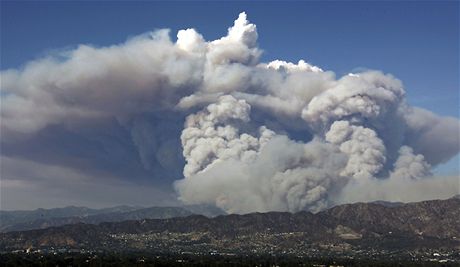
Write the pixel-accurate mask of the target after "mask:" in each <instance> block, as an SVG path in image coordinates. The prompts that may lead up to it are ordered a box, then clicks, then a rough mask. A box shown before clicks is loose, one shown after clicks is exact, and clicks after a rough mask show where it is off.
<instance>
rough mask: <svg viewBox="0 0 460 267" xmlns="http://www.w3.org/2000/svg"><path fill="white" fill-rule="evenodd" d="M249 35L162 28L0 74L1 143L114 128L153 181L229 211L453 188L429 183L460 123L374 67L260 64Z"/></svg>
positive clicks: (188, 199)
mask: <svg viewBox="0 0 460 267" xmlns="http://www.w3.org/2000/svg"><path fill="white" fill-rule="evenodd" d="M257 37H258V34H257V29H256V26H255V25H254V24H251V23H249V22H248V20H247V18H246V14H245V13H241V14H240V15H239V17H238V19H237V20H235V23H234V25H233V26H232V27H230V28H229V29H228V34H227V36H225V37H222V38H221V39H218V40H214V41H206V40H205V39H204V37H203V36H201V35H200V34H199V33H198V32H197V31H196V30H194V29H186V30H181V31H179V32H178V34H177V41H176V42H174V41H172V40H171V39H170V37H169V32H168V31H167V30H160V31H157V32H154V33H150V34H146V35H142V36H139V37H136V38H134V39H131V40H129V41H127V42H126V43H125V44H122V45H117V46H111V47H105V48H94V47H91V46H85V45H82V46H79V47H78V48H77V49H75V50H73V51H70V52H67V53H66V54H65V55H60V57H59V58H58V57H48V58H45V59H41V60H38V61H34V62H31V63H29V64H27V65H26V66H25V67H24V69H22V70H7V71H2V73H1V80H2V87H1V90H2V94H1V95H2V106H1V119H2V124H1V129H2V135H3V136H2V138H3V140H2V142H3V143H6V144H9V146H11V147H14V146H15V145H18V144H20V143H21V142H23V141H24V140H33V138H34V137H35V136H39V135H40V133H43V132H44V131H47V130H49V129H53V127H56V126H60V127H63V128H65V129H67V130H68V131H71V132H72V133H77V134H85V135H88V132H87V130H85V131H84V132H82V131H83V130H82V129H91V127H94V125H98V127H103V126H101V125H105V124H101V122H107V121H110V122H111V123H112V124H113V123H117V124H118V125H120V126H121V127H122V128H123V129H126V130H127V131H128V133H127V134H125V135H126V136H128V137H129V138H130V143H131V144H132V148H133V149H135V150H136V151H137V155H138V158H139V162H140V163H141V164H140V165H141V166H143V168H145V169H146V170H150V171H151V174H152V175H153V176H154V177H155V178H162V177H158V176H163V175H167V173H168V172H167V171H168V170H173V169H176V170H177V169H179V170H183V176H182V177H175V178H178V179H179V180H178V181H176V182H174V188H175V189H176V192H177V194H178V198H179V199H180V200H181V201H183V202H184V203H187V204H192V203H193V204H214V205H217V206H218V207H221V208H223V209H225V210H226V211H228V212H237V213H242V212H251V211H270V210H278V211H285V210H288V211H298V210H304V209H306V210H312V211H317V210H321V209H324V208H326V207H328V206H330V205H333V204H336V203H342V202H347V201H365V200H377V199H384V200H403V201H404V200H407V201H410V200H415V198H416V197H414V196H415V195H419V196H420V197H421V198H423V196H429V197H444V196H449V195H452V194H455V193H456V192H458V177H448V178H435V177H432V174H431V168H432V167H433V166H436V165H437V164H439V163H442V162H446V161H447V160H449V159H450V158H452V157H453V156H455V155H456V154H458V152H459V149H460V148H459V147H460V145H459V129H460V123H459V120H458V119H456V118H445V117H439V116H437V115H435V114H433V113H431V112H429V111H426V110H423V109H420V108H415V107H410V106H409V105H408V104H407V103H406V102H405V98H404V97H405V92H404V89H403V85H402V83H401V82H400V81H399V80H397V79H396V78H394V77H393V76H391V75H388V74H384V73H382V72H379V71H365V72H362V73H354V74H348V75H346V76H344V77H341V78H339V79H336V77H335V74H334V73H333V72H331V71H325V70H323V69H321V68H319V67H317V66H313V65H311V64H309V63H307V62H305V61H304V60H300V61H298V63H291V62H286V61H282V60H275V61H272V62H269V63H263V62H260V55H261V53H262V50H261V49H259V48H258V44H257ZM62 56H65V59H64V60H63V59H62ZM152 118H153V119H152ZM184 121H185V122H184ZM182 125H183V126H184V128H183V130H182V131H181V130H180V127H182ZM108 129H109V128H107V132H109V130H108ZM180 131H181V133H180ZM102 132H104V131H102ZM90 134H92V133H90ZM117 138H118V137H117ZM120 138H121V137H120ZM99 139H100V138H99ZM99 139H98V140H99ZM92 140H94V138H93V139H92ZM179 142H181V146H182V150H181V152H182V155H183V157H184V159H185V163H184V162H183V161H182V160H181V159H179V158H177V157H176V156H177V154H178V153H180V152H178V150H179V151H180V149H178V148H177V144H178V143H179ZM184 165H185V166H184ZM159 170H161V171H159ZM438 180H439V183H438ZM402 190H405V191H404V192H402ZM398 196H399V197H398ZM404 196H407V198H406V199H404Z"/></svg>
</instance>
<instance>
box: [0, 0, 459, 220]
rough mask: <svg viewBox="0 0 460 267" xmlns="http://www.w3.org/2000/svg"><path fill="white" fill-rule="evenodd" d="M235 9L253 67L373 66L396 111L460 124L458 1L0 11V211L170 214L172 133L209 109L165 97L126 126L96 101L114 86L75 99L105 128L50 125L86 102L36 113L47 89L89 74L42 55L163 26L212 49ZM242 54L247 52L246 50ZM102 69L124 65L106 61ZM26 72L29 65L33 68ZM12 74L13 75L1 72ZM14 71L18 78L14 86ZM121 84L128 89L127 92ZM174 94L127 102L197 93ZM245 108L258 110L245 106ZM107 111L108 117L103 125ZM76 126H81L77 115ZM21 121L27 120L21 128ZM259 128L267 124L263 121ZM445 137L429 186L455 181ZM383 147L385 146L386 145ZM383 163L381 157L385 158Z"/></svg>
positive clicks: (176, 144) (16, 6)
mask: <svg viewBox="0 0 460 267" xmlns="http://www.w3.org/2000/svg"><path fill="white" fill-rule="evenodd" d="M243 11H245V12H246V14H247V16H248V20H249V21H250V22H251V23H254V24H256V25H257V33H258V38H257V47H258V51H259V52H260V51H262V54H260V56H259V55H258V54H257V53H258V52H257V51H256V52H254V51H255V50H248V51H252V52H248V53H254V54H253V55H252V54H251V55H252V57H254V58H257V61H258V62H257V63H263V62H270V61H272V60H276V59H280V60H284V61H288V62H294V63H297V62H298V61H299V60H301V59H303V60H305V61H306V62H308V63H310V64H311V65H314V66H318V67H319V68H321V69H323V70H325V71H332V72H334V73H335V79H339V78H340V77H342V76H344V75H347V74H348V73H358V72H363V71H366V70H370V69H372V70H381V71H382V72H384V73H390V74H392V75H393V76H395V77H396V78H397V79H399V80H401V81H402V83H403V86H404V90H405V92H406V101H407V102H408V103H409V104H410V105H413V106H417V107H421V108H424V109H427V110H430V111H432V112H434V113H435V114H438V115H441V116H449V117H454V118H457V119H458V118H459V91H458V90H459V87H460V85H459V22H460V21H459V3H458V2H457V1H446V2H443V1H432V2H429V1H423V2H417V3H415V2H410V1H404V2H393V1H382V2H377V1H341V2H334V1H327V2H320V1H317V2H287V3H282V2H260V1H255V2H253V3H243V2H220V1H219V2H192V1H186V2H172V3H167V2H148V1H143V2H128V1H126V2H116V1H111V2H96V3H92V2H83V1H75V2H54V1H53V2H31V1H28V2H19V1H18V2H16V1H7V2H5V1H2V2H1V61H0V63H1V70H2V85H1V87H2V88H1V89H2V91H1V100H2V117H1V118H2V122H1V123H2V124H3V125H2V127H5V128H7V129H6V130H5V129H4V128H2V133H3V134H2V140H1V144H2V150H1V155H2V161H1V167H2V168H1V178H2V184H1V186H2V188H1V208H2V209H15V208H20V209H27V208H36V207H54V206H63V205H68V204H76V205H88V206H94V207H97V206H110V205H115V204H140V205H176V204H179V203H180V202H179V201H178V200H177V194H178V193H177V191H176V190H175V189H174V188H173V182H174V181H175V180H178V179H181V178H183V176H182V171H183V170H182V168H183V166H184V164H185V163H186V160H187V159H184V158H183V157H182V155H180V154H181V153H182V148H181V145H180V142H181V140H180V135H181V131H182V129H183V124H184V121H185V117H186V116H188V115H190V114H192V113H196V112H197V111H199V110H200V108H203V104H204V103H208V102H203V103H202V104H200V105H201V106H200V105H198V106H196V107H193V108H192V109H191V110H189V111H187V112H182V111H180V112H177V110H174V111H170V110H172V109H168V112H164V111H163V108H165V109H167V108H166V107H163V106H162V105H163V104H164V103H163V102H165V101H166V100H165V101H160V102H158V103H157V102H155V101H152V103H153V104H152V106H154V107H153V108H152V107H150V106H149V105H148V104H147V105H146V106H145V107H144V106H142V108H141V110H143V111H144V110H148V112H145V113H142V112H139V111H136V115H135V116H131V115H129V116H128V115H126V113H124V112H125V111H124V107H123V108H122V107H119V108H117V107H116V106H115V105H119V104H120V102H116V101H118V100H116V99H115V100H113V101H114V102H110V101H106V100H107V99H112V98H110V95H111V94H113V95H114V98H116V97H119V98H120V99H124V98H129V96H125V95H123V93H121V92H122V89H124V88H122V89H120V90H114V91H113V93H110V94H109V97H107V96H106V95H102V93H101V95H99V94H98V93H94V95H92V96H91V98H90V100H82V101H83V102H84V105H88V106H93V105H95V103H96V102H98V101H99V100H100V99H102V96H103V97H104V100H100V102H101V103H102V104H101V106H103V107H104V110H103V112H104V115H103V117H104V119H100V115H99V113H98V114H96V115H94V114H93V115H94V116H93V115H91V116H90V115H88V114H86V115H82V113H84V112H86V110H84V111H81V110H80V111H75V112H76V113H78V114H79V115H78V116H77V117H78V118H74V117H66V116H67V115H65V116H64V115H62V114H63V113H65V114H67V113H66V112H68V113H69V114H70V113H71V112H73V110H71V108H72V107H74V105H75V106H77V105H79V102H78V101H80V99H82V97H83V96H82V95H84V94H87V95H88V94H92V93H91V91H89V92H86V93H82V94H81V95H80V94H78V95H77V94H73V93H69V94H67V95H65V96H63V98H62V101H64V102H65V103H66V110H65V111H64V110H63V109H62V110H61V109H60V108H62V105H60V106H59V108H57V109H59V111H56V109H50V110H46V111H42V108H43V109H44V108H46V107H47V103H49V102H47V101H43V102H40V101H42V100H43V99H44V98H46V97H48V95H47V94H48V93H49V92H52V93H50V94H51V95H52V98H54V97H56V95H59V96H60V94H61V93H60V91H59V90H60V89H62V88H64V89H65V90H67V89H69V92H72V90H74V91H75V90H77V87H78V88H80V87H82V88H83V87H84V86H85V82H86V80H85V79H86V78H87V77H88V76H87V75H88V74H85V72H84V71H81V70H80V68H83V67H80V65H78V66H77V65H75V68H78V69H73V67H72V66H67V67H59V65H58V66H57V67H56V66H54V65H52V64H54V63H52V62H51V63H49V62H47V60H48V59H49V58H50V56H52V58H53V60H55V61H57V62H58V63H57V64H59V62H65V61H66V60H68V59H69V58H73V59H76V61H77V60H79V59H80V58H79V57H78V56H79V55H80V54H78V53H77V54H72V51H76V50H75V49H77V50H78V51H82V52H81V55H82V57H84V56H87V54H85V53H86V52H85V51H83V50H84V49H81V50H80V48H81V46H80V45H82V44H83V45H88V47H91V49H92V48H94V49H96V50H97V48H101V47H109V46H112V45H120V44H122V45H121V46H126V47H129V44H123V43H125V41H126V40H128V39H131V38H133V37H136V36H139V35H142V34H144V33H146V32H151V31H155V30H158V29H164V28H167V29H170V32H169V36H170V37H171V41H172V42H176V40H177V37H176V34H177V31H178V30H181V29H187V28H194V29H196V31H197V32H198V33H199V34H201V35H202V36H203V38H204V40H206V41H212V40H217V39H219V38H221V37H223V36H226V35H227V29H228V28H229V27H231V26H232V25H233V21H234V20H235V19H236V18H237V17H238V14H239V13H240V12H243ZM136 38H141V37H136ZM158 38H160V37H158ZM154 39H155V38H154ZM160 39H161V38H160ZM158 42H161V40H160V41H158ZM197 42H198V41H197ZM245 42H246V41H245ZM248 46H249V48H251V46H252V44H251V45H248ZM108 50H109V49H108ZM159 51H160V50H159ZM161 51H163V50H161ZM165 51H166V50H165ZM168 51H169V50H168ZM88 53H89V54H88V55H90V56H91V55H93V56H94V57H98V56H99V55H98V54H96V52H95V54H91V53H93V52H91V51H90V52H88ZM110 53H112V52H110V51H108V52H107V54H108V55H107V57H109V56H110V55H109V54H110ZM113 53H114V54H116V53H117V52H116V51H114V52H113ZM153 53H155V51H153ZM165 53H169V52H165ZM208 57H209V56H208ZM100 58H101V60H105V59H106V56H105V55H101V57H100ZM83 60H84V59H83ZM126 60H128V61H129V60H131V59H126ZM140 60H142V59H140ZM158 60H159V59H158ZM238 60H239V59H236V61H238ZM251 60H252V59H251ZM30 62H32V64H29V63H30ZM110 62H111V63H110V64H122V63H120V62H118V61H116V60H115V61H110ZM248 62H249V61H247V60H246V61H244V63H242V64H243V65H244V64H246V65H247V64H249V65H250V64H253V63H250V62H249V63H248ZM33 64H36V65H37V66H35V69H33V67H34V66H32V65H33ZM50 64H51V65H50ZM76 64H78V63H76ZM26 66H29V67H30V66H32V67H30V69H31V70H30V71H29V72H22V71H23V70H25V69H27V67H26ZM92 66H94V69H93V70H91V73H98V74H97V75H100V76H98V77H104V78H101V80H97V81H95V82H94V83H93V80H91V84H90V85H88V86H89V87H91V86H93V85H94V84H98V85H100V86H101V87H104V86H112V85H113V86H114V87H118V86H119V87H120V88H121V87H123V86H127V87H130V89H131V87H136V86H139V87H142V86H147V85H145V84H146V83H149V82H150V80H148V81H145V82H144V81H140V80H142V77H143V76H142V75H143V74H139V71H136V70H133V69H132V68H131V69H130V68H128V67H127V70H126V71H124V72H123V73H128V74H126V75H127V76H126V77H128V78H126V79H122V80H117V78H113V79H111V78H110V77H112V76H111V75H113V77H115V76H116V73H118V72H117V71H121V70H120V69H119V68H118V67H117V68H115V67H114V68H109V70H106V69H104V66H98V65H97V64H93V65H92ZM111 66H112V65H111ZM161 66H163V65H161ZM175 66H178V65H177V64H176V65H175ZM46 68H50V69H52V70H53V71H55V73H54V72H52V71H50V73H51V74H50V76H46V78H45V76H43V77H42V76H40V75H43V74H42V73H46V71H43V69H46ZM61 70H62V72H61ZM110 70H111V71H112V72H113V73H115V75H114V74H112V72H111V71H110ZM99 71H101V73H102V74H101V73H100V72H99ZM174 71H175V72H174V75H178V74H177V70H174ZM12 72H15V73H16V74H11V73H12ZM17 73H19V74H17ZM21 73H22V74H21ZM24 73H27V75H25V74H24ZM53 73H54V74H53ZM3 75H5V76H3ZM6 75H9V76H8V79H6V78H5V80H7V82H4V77H6ZM14 75H19V76H17V77H19V78H17V77H16V76H14ZM21 75H22V76H21ZM59 75H69V76H72V77H74V76H75V77H76V78H75V79H76V80H77V81H78V79H81V80H82V84H83V85H73V84H71V85H68V83H66V82H63V83H59V81H58V80H56V81H54V80H53V79H55V78H56V77H57V76H59ZM78 75H80V76H78ZM137 75H140V76H137ZM10 76H11V77H13V76H14V77H15V78H10ZM136 77H140V78H139V79H137V78H136ZM16 78H17V81H18V82H15V85H14V86H16V87H15V89H10V88H7V87H8V86H9V83H8V82H9V81H10V80H9V79H12V80H14V79H16ZM130 78H132V79H133V81H136V82H132V81H131V80H130ZM56 79H57V78H56ZM47 82H48V83H47ZM124 82H126V84H124ZM12 83H13V82H12ZM153 83H154V85H151V84H149V85H148V86H160V87H161V86H162V85H161V84H160V85H158V84H157V83H156V82H153ZM5 84H7V85H5ZM184 84H185V82H184ZM184 84H180V85H177V86H175V87H174V86H173V87H174V88H176V87H177V88H183V87H187V88H191V85H189V84H186V85H184ZM50 85H52V86H56V88H57V89H50V90H51V91H46V90H48V89H46V88H45V89H43V90H44V91H46V92H47V93H46V94H45V93H43V94H39V93H38V92H39V90H41V89H40V88H44V87H46V86H48V87H49V86H50ZM168 86H169V85H168ZM37 88H38V89H37ZM95 88H97V87H95ZM34 90H35V91H34ZM101 90H102V89H101ZM177 90H178V92H179V91H180V92H179V93H177V94H175V93H174V94H172V95H169V93H163V92H160V93H158V94H159V95H160V96H157V94H152V95H151V94H147V95H141V96H140V97H139V99H145V98H148V97H152V99H153V98H155V99H157V98H158V97H162V98H163V99H168V101H169V100H170V99H172V100H171V101H173V102H174V101H176V98H175V97H176V96H180V97H184V96H186V95H189V93H190V90H192V91H193V92H195V91H194V90H195V89H183V90H182V89H177ZM222 90H224V89H222ZM225 90H226V89H225ZM26 91H27V92H26ZM34 92H36V93H34ZM225 92H228V91H225ZM16 95H17V96H21V97H23V99H25V101H26V102H24V103H23V102H20V101H18V102H13V101H12V100H11V99H9V100H7V98H8V97H11V96H16ZM115 95H116V97H115ZM117 99H118V98H117ZM139 99H138V98H135V99H134V100H132V101H133V103H134V105H138V104H136V103H138V102H136V101H138V100H139ZM179 99H180V98H179ZM7 101H8V102H7ZM14 101H17V99H14ZM28 101H35V102H34V103H35V104H34V105H36V106H31V107H30V109H29V108H24V109H22V108H23V107H25V106H27V103H29V102H28ZM37 101H38V102H37ZM126 101H127V102H128V101H130V100H129V99H128V100H126ZM247 101H250V100H247ZM106 102H107V103H106ZM127 102H123V103H124V104H126V103H127ZM37 103H38V104H37ZM75 103H77V104H75ZM114 103H115V104H114ZM216 103H217V102H216ZM219 103H220V102H219ZM98 104H99V103H98ZM128 104H129V103H128ZM128 104H127V105H128ZM174 104H177V103H176V102H174ZM251 104H252V103H251ZM165 105H167V104H165ZM34 110H35V111H34ZM37 110H38V111H37ZM114 110H115V111H114ZM126 110H129V112H131V110H132V107H131V106H130V107H126ZM254 110H256V111H257V112H258V110H257V109H254ZM97 111H98V112H99V111H101V110H99V109H98V110H97ZM42 112H43V113H42ZM88 112H89V111H88ZM91 112H93V110H91ZM94 112H95V111H94ZM107 112H108V113H110V114H111V115H110V116H107V115H106V114H107ZM37 114H40V115H37ZM41 114H46V116H45V115H43V116H44V117H43V116H41ZM56 114H57V115H56ZM130 114H131V113H130ZM61 115H62V116H61ZM69 116H70V115H69ZM72 116H73V115H72ZM87 116H90V117H91V118H90V119H86V118H87ZM420 116H421V115H420ZM45 117H46V118H45ZM262 117H263V116H262ZM50 118H51V119H50ZM264 118H265V119H266V117H264ZM270 118H271V117H270ZM29 120H30V122H26V121H29ZM267 120H268V119H267ZM277 120H278V121H279V120H280V119H279V118H277ZM22 121H24V123H22ZM50 121H51V122H50ZM283 123H284V122H283ZM292 123H294V120H293V122H292ZM295 123H298V122H297V121H295ZM387 123H388V122H387ZM455 123H457V122H455ZM273 124H276V125H277V126H273V127H274V128H277V127H278V128H279V127H280V126H279V125H278V124H277V123H273ZM24 125H25V126H24ZM31 125H33V126H31ZM37 125H38V126H37ZM264 125H267V126H270V124H267V123H264ZM286 127H287V126H286ZM289 127H290V128H289ZM289 127H287V128H286V129H283V131H284V132H285V133H287V135H288V136H290V137H292V138H293V139H296V140H297V139H299V138H296V137H295V136H296V135H302V131H303V130H302V129H301V128H302V127H300V129H298V128H296V127H291V126H289ZM391 127H392V125H388V128H391ZM454 128H455V127H454ZM11 129H13V130H11ZM17 129H20V130H17ZM31 129H32V130H31ZM455 129H457V136H456V137H455V133H454V139H457V141H455V140H454V141H453V144H454V145H453V146H454V150H456V151H457V153H456V154H457V156H455V157H451V156H449V158H451V159H450V160H449V161H447V162H444V161H445V160H439V162H437V161H436V160H433V162H435V163H433V162H429V163H432V164H431V165H432V166H433V167H434V169H433V170H432V172H433V173H434V175H435V176H436V175H442V176H446V175H447V176H457V177H458V175H459V158H458V127H457V128H455ZM305 131H306V132H308V134H306V135H308V136H309V138H312V136H314V135H315V134H316V132H312V131H310V130H308V131H307V130H305ZM414 131H415V130H414ZM152 132H155V134H154V135H155V138H154V140H153V141H149V136H151V135H152ZM405 138H407V137H405ZM300 139H302V138H300ZM300 139H299V140H300ZM304 139H308V138H304ZM140 140H141V141H140ZM424 140H425V139H424ZM426 140H429V139H426ZM304 141H307V140H304ZM384 141H385V140H384ZM385 142H386V141H385ZM407 142H409V143H410V141H407ZM403 144H406V142H405V141H404V142H403ZM414 146H415V145H414ZM414 149H415V150H416V152H417V153H418V152H420V153H422V151H431V150H429V149H425V150H424V149H421V150H420V151H417V148H416V147H414ZM387 150H390V149H389V148H388V147H387ZM395 151H396V150H395ZM395 153H396V152H395ZM449 153H450V154H452V153H451V152H449ZM422 154H423V153H422ZM450 154H449V155H450ZM454 154H455V153H454ZM424 156H425V158H428V160H429V161H430V160H431V158H436V156H432V155H424ZM387 157H388V158H391V155H388V156H387ZM430 157H431V158H430ZM153 158H154V159H153ZM395 161H396V159H395ZM387 163H388V162H387ZM387 163H385V164H387ZM388 164H390V163H388ZM385 168H386V167H385ZM384 172H385V171H382V172H380V174H382V173H384ZM382 175H383V174H382ZM200 179H201V178H200ZM203 179H205V178H203ZM181 192H182V191H181ZM194 192H195V191H194ZM181 194H183V196H182V197H183V198H187V197H185V195H186V194H187V193H181ZM193 201H195V202H196V201H197V200H193ZM193 201H192V202H193ZM206 201H207V202H206ZM216 201H217V200H216ZM208 202H209V201H208V200H205V201H204V203H208ZM225 205H227V203H226V204H225ZM229 205H230V204H229ZM239 207H240V206H238V205H236V204H235V207H234V208H235V210H238V208H239ZM280 209H283V208H280ZM229 210H231V208H229ZM240 210H243V211H244V210H245V209H240Z"/></svg>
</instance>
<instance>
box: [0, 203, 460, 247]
mask: <svg viewBox="0 0 460 267" xmlns="http://www.w3.org/2000/svg"><path fill="white" fill-rule="evenodd" d="M128 213H129V212H128ZM183 215H184V216H183V217H175V218H168V219H142V220H128V221H122V222H104V223H100V224H97V225H96V224H85V223H77V224H72V225H64V226H60V227H50V228H47V229H39V230H30V231H17V232H9V233H2V234H0V236H1V239H0V250H1V251H12V250H15V249H26V248H33V249H42V250H43V249H50V248H66V249H78V250H85V251H88V250H98V251H155V252H168V253H175V252H177V253H209V251H219V252H220V253H248V252H257V253H294V254H302V253H310V254H311V253H318V251H335V252H337V253H352V254H353V253H354V254H360V253H361V254H362V253H375V251H380V252H381V251H384V252H385V253H387V252H388V251H393V252H394V253H401V252H407V253H412V252H414V251H423V250H426V249H436V250H439V251H447V252H446V253H450V254H449V255H451V254H452V255H454V256H455V255H457V256H460V221H459V218H460V198H458V197H453V198H450V199H446V200H431V201H423V202H417V203H408V204H401V205H383V204H381V203H355V204H346V205H340V206H336V207H333V208H331V209H328V210H325V211H322V212H319V213H316V214H313V213H310V212H306V211H302V212H298V213H288V212H268V213H250V214H245V215H236V214H231V215H220V216H217V217H213V218H209V217H206V216H203V215H190V216H186V215H187V214H185V213H184V214H183ZM310 254H309V255H310ZM446 255H447V254H446Z"/></svg>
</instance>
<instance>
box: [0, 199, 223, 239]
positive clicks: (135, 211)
mask: <svg viewBox="0 0 460 267" xmlns="http://www.w3.org/2000/svg"><path fill="white" fill-rule="evenodd" d="M192 214H204V215H206V216H209V217H212V216H217V215H220V214H225V213H224V212H223V211H222V210H220V209H218V208H215V207H214V208H213V207H207V206H199V205H196V206H188V207H184V208H182V207H151V208H142V207H130V206H117V207H113V208H104V209H90V208H86V207H75V206H69V207H64V208H55V209H37V210H33V211H0V231H1V232H10V231H24V230H33V229H44V228H48V227H53V226H61V225H66V224H76V223H87V224H98V223H101V222H119V221H126V220H140V219H166V218H173V217H184V216H189V215H192Z"/></svg>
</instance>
